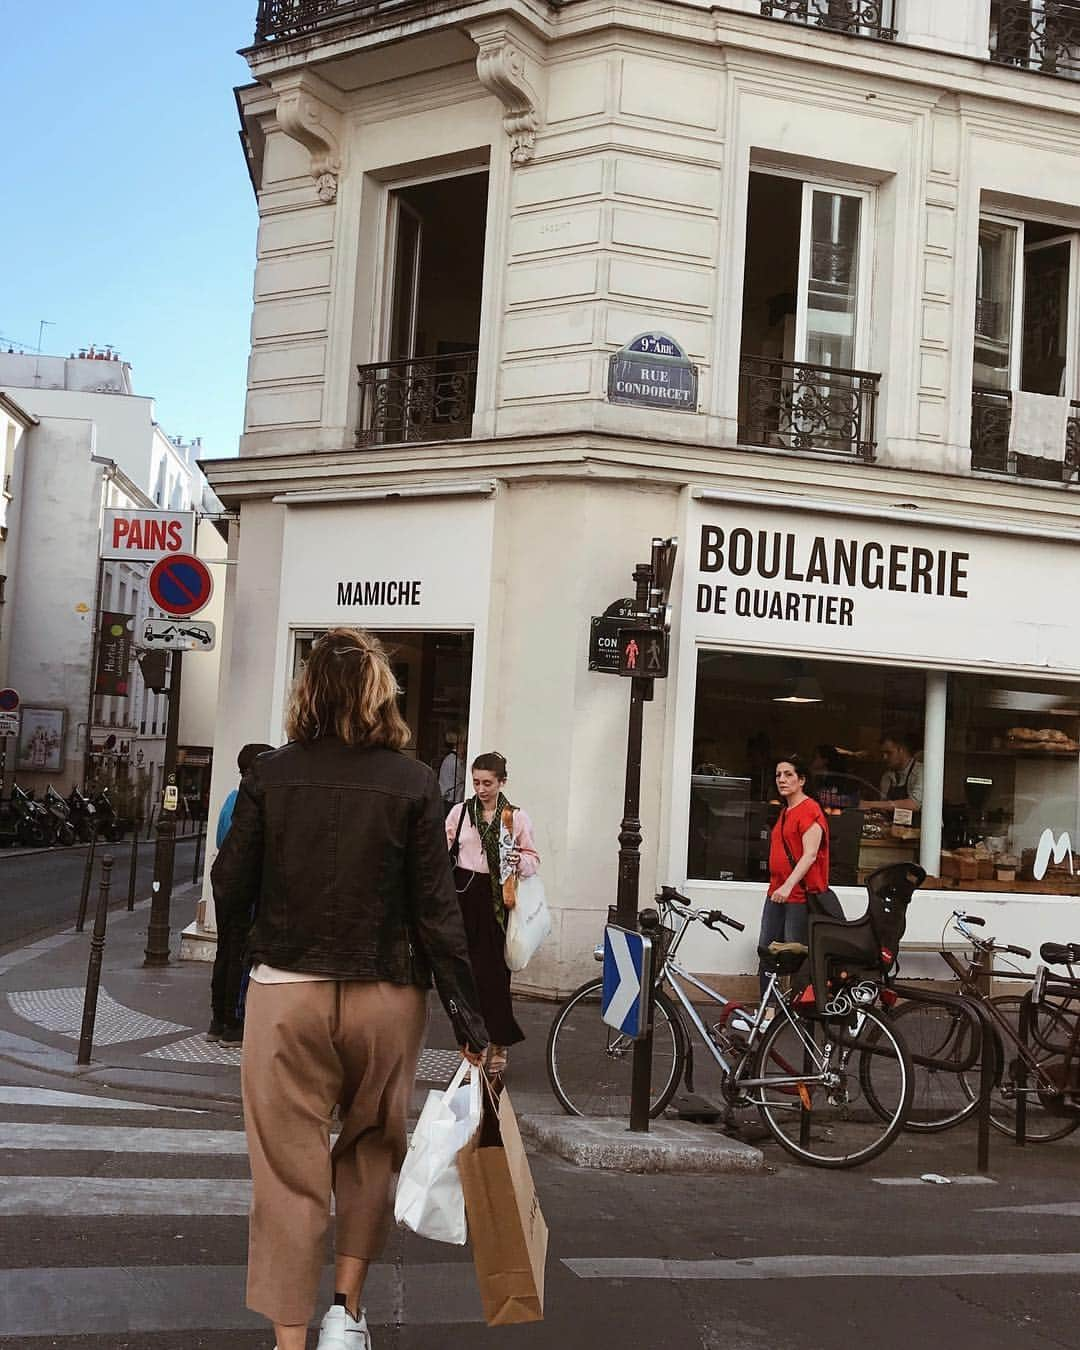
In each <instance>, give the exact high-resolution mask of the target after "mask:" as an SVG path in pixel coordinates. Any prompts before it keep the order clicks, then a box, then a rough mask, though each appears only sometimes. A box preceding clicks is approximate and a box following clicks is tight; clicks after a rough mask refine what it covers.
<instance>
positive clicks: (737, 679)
mask: <svg viewBox="0 0 1080 1350" xmlns="http://www.w3.org/2000/svg"><path fill="white" fill-rule="evenodd" d="M924 699H925V677H924V676H923V675H922V674H921V673H919V672H906V671H892V670H888V669H885V668H883V667H877V666H858V665H854V664H851V663H841V662H834V661H794V660H790V659H787V658H784V657H778V656H759V655H735V654H731V653H727V652H713V651H701V652H699V653H698V681H697V697H696V706H695V713H694V741H693V758H692V778H691V789H690V830H689V846H688V851H687V875H688V876H689V877H693V878H699V879H702V880H713V881H760V882H761V883H762V885H765V884H766V882H767V881H768V857H769V830H770V828H771V826H772V824H773V822H774V821H775V819H776V816H777V814H778V811H779V798H778V797H777V793H776V786H775V781H774V770H775V766H776V761H777V759H778V758H781V757H783V756H785V755H790V754H793V753H799V754H801V755H802V756H803V758H804V759H805V760H806V761H807V763H808V767H809V768H810V771H811V778H810V784H811V787H812V788H813V790H814V792H815V794H816V795H817V797H818V799H819V800H820V802H821V804H822V806H823V807H824V809H825V813H826V815H827V817H828V819H829V825H830V864H831V872H830V878H831V881H832V883H833V884H834V885H856V884H858V883H860V882H861V881H863V880H864V879H865V878H866V877H867V876H868V875H869V874H870V872H872V871H874V870H875V869H876V868H878V867H881V866H884V864H885V863H888V862H898V861H917V859H918V853H919V818H918V811H917V809H912V808H905V807H904V806H903V802H904V801H905V800H909V801H911V802H912V803H913V807H914V808H917V807H918V805H919V803H921V801H922V779H923V772H922V762H921V755H920V753H919V746H920V744H921V740H922V728H923V717H924ZM890 734H891V736H892V737H893V738H894V740H890V741H889V743H888V745H883V738H884V737H886V736H887V735H890ZM897 741H899V742H903V743H904V747H903V748H902V747H900V746H899V745H897V744H896V743H895V742H897ZM907 747H910V748H907ZM897 807H899V808H900V814H899V817H898V816H897ZM908 809H912V818H911V820H910V821H907V820H906V819H905V817H904V811H905V810H908Z"/></svg>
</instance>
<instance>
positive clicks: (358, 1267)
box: [213, 628, 488, 1350]
mask: <svg viewBox="0 0 1080 1350" xmlns="http://www.w3.org/2000/svg"><path fill="white" fill-rule="evenodd" d="M397 695H398V688H397V683H396V681H395V679H394V675H393V672H392V671H391V669H390V665H389V662H388V661H387V659H386V654H385V652H384V651H383V649H382V646H381V645H380V643H379V642H378V640H377V639H376V638H374V637H372V636H371V635H370V634H368V633H365V632H362V631H360V630H358V629H353V628H334V629H331V630H330V632H328V633H327V634H326V635H325V636H324V637H322V638H320V639H319V640H318V641H317V642H316V643H315V645H314V646H313V648H312V650H311V656H310V658H309V659H308V662H307V665H306V666H305V667H304V669H303V671H302V673H301V674H300V676H299V677H298V679H297V681H296V684H295V686H294V688H293V692H292V697H291V702H290V706H289V713H288V719H287V724H286V729H287V732H288V736H289V744H288V745H285V746H283V747H282V748H281V749H280V750H275V751H273V752H272V753H271V754H269V755H261V756H260V757H259V758H258V759H257V760H256V761H255V763H254V764H253V765H252V767H251V769H250V771H249V772H248V773H247V775H246V776H245V777H244V780H243V782H242V783H241V785H240V794H239V797H238V798H237V802H236V809H235V811H234V813H233V820H232V828H231V829H230V831H229V834H228V837H227V838H226V840H225V843H224V845H223V847H222V849H221V852H220V853H219V854H218V857H217V861H216V862H215V864H214V868H213V880H214V894H215V896H217V897H218V903H219V904H221V905H222V906H223V907H224V909H225V910H226V911H227V912H228V913H229V914H232V915H239V916H246V915H248V914H249V912H250V911H251V909H252V907H253V906H254V909H255V920H254V925H253V927H252V931H251V938H250V943H249V947H250V953H251V958H252V962H253V964H252V972H251V984H250V986H249V989H248V996H247V1017H246V1019H245V1025H244V1062H243V1098H244V1123H245V1127H246V1130H247V1139H248V1151H249V1153H250V1155H251V1177H252V1183H253V1198H252V1207H251V1227H250V1234H249V1245H248V1292H247V1302H248V1307H249V1308H252V1309H253V1310H254V1311H255V1312H258V1313H262V1314H263V1315H264V1316H265V1317H268V1318H269V1319H270V1320H271V1321H272V1322H273V1323H274V1330H275V1332H276V1333H277V1350H303V1347H304V1345H305V1344H306V1332H307V1324H308V1322H309V1321H310V1319H311V1316H312V1313H313V1311H314V1307H315V1299H316V1296H317V1291H318V1285H319V1276H320V1272H321V1268H322V1264H323V1255H324V1250H325V1243H326V1234H327V1231H328V1229H329V1225H330V1195H331V1191H332V1192H333V1196H334V1203H335V1208H336V1212H337V1221H336V1234H335V1237H336V1242H335V1247H336V1256H337V1260H336V1267H335V1285H334V1287H335V1289H336V1291H337V1293H336V1296H335V1300H334V1306H333V1307H332V1308H331V1309H330V1310H329V1312H327V1314H326V1316H325V1317H324V1318H323V1322H322V1329H321V1331H320V1334H319V1350H371V1337H370V1334H369V1332H368V1328H367V1320H366V1318H365V1316H364V1312H363V1309H362V1307H361V1295H362V1291H363V1286H364V1278H365V1276H366V1274H367V1269H368V1263H369V1262H370V1261H373V1260H375V1259H376V1258H377V1257H378V1256H379V1254H380V1253H381V1251H382V1248H383V1244H384V1242H385V1240H386V1236H387V1232H388V1230H389V1227H390V1222H391V1217H392V1213H393V1188H394V1179H395V1174H396V1173H397V1171H398V1169H399V1168H400V1166H401V1163H402V1160H403V1158H404V1156H405V1120H406V1113H407V1112H408V1109H409V1103H410V1097H411V1094H412V1088H413V1079H414V1076H415V1073H416V1060H417V1056H418V1054H419V1052H420V1047H421V1044H422V1041H423V1035H424V1027H425V1023H426V1021H427V996H426V993H425V991H426V989H427V988H428V986H429V984H430V975H431V973H432V972H434V976H435V983H436V985H437V987H438V990H439V994H440V996H441V998H442V1001H443V1004H444V1006H445V1008H446V1011H447V1013H448V1015H449V1017H450V1020H451V1022H452V1024H453V1027H454V1033H455V1035H456V1036H457V1039H458V1043H459V1044H460V1045H461V1046H462V1050H463V1053H464V1054H465V1055H466V1057H467V1058H468V1059H470V1060H471V1061H472V1062H474V1063H479V1061H480V1058H481V1056H482V1054H483V1052H484V1051H485V1049H486V1046H487V1041H488V1036H487V1031H486V1029H485V1027H484V1024H483V1021H482V1019H481V1017H480V1015H479V1012H478V1011H477V1005H478V1000H477V995H476V990H475V986H474V984H473V977H472V971H471V970H470V968H469V957H468V948H467V945H466V942H465V932H464V928H463V926H462V922H461V913H460V910H459V909H458V906H457V901H456V898H455V895H454V886H453V882H452V880H451V875H450V868H449V866H448V865H447V859H446V844H445V840H444V835H443V818H442V798H441V796H440V793H439V786H438V783H437V782H436V780H435V775H434V774H433V773H432V772H431V770H430V769H428V768H427V767H426V766H424V765H422V764H419V763H417V762H416V761H414V760H412V759H409V758H407V757H406V756H405V755H403V754H402V753H401V748H402V746H404V745H405V743H406V742H407V740H408V738H409V729H408V727H406V725H405V723H404V722H403V721H402V720H401V716H400V714H399V713H398V710H397ZM335 1107H336V1108H337V1110H338V1113H339V1120H340V1126H341V1133H340V1134H339V1136H338V1139H337V1143H336V1144H335V1145H334V1147H333V1149H331V1148H330V1142H329V1139H330V1122H331V1116H332V1114H333V1112H334V1109H335Z"/></svg>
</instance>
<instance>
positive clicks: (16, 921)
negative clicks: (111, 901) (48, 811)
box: [0, 835, 195, 949]
mask: <svg viewBox="0 0 1080 1350" xmlns="http://www.w3.org/2000/svg"><path fill="white" fill-rule="evenodd" d="M154 847H155V846H154V841H153V840H150V841H149V842H146V841H140V843H139V863H138V870H137V873H136V884H135V898H136V899H137V900H141V899H144V898H145V897H146V896H148V895H149V894H150V886H151V883H152V882H153V872H154ZM88 852H89V845H86V844H81V845H76V846H75V847H73V848H52V849H35V850H32V851H31V850H16V849H10V850H9V849H0V949H2V948H4V947H6V946H8V945H9V944H11V943H13V942H22V941H25V940H27V939H29V938H30V937H32V936H33V935H35V934H38V933H42V932H46V931H50V930H55V929H56V928H58V927H60V926H62V925H64V924H66V923H69V922H70V923H74V922H75V916H76V914H77V912H78V908H79V897H80V895H81V893H82V884H83V874H84V871H85V868H86V855H87V853H88ZM106 853H111V854H112V856H113V885H112V895H113V896H115V897H116V902H117V903H119V904H123V903H126V901H127V891H128V874H129V868H130V862H131V839H130V836H129V837H128V838H127V839H125V840H122V841H121V842H119V843H116V844H98V846H97V851H96V855H95V860H94V878H93V884H92V887H91V895H90V913H91V921H92V916H93V906H94V904H95V902H96V899H97V885H98V881H99V878H100V874H101V859H102V857H103V856H104V855H105V854H106ZM194 860H195V836H194V835H183V836H181V837H180V838H179V839H178V840H177V845H176V863H175V870H174V880H175V883H176V884H177V885H179V884H181V883H183V882H185V881H186V882H190V881H191V868H192V865H193V863H194Z"/></svg>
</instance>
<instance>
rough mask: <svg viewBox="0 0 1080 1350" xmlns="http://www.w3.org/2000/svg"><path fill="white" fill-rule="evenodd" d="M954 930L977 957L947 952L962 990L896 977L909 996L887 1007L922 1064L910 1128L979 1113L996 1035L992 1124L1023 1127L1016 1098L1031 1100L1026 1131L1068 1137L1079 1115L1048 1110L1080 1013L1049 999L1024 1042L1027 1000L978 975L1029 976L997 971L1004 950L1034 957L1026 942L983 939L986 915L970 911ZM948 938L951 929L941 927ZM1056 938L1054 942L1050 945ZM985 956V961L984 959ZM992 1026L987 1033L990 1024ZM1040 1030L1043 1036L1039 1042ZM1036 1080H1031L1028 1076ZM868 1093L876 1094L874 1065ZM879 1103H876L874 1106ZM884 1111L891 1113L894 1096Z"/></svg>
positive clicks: (1036, 1137)
mask: <svg viewBox="0 0 1080 1350" xmlns="http://www.w3.org/2000/svg"><path fill="white" fill-rule="evenodd" d="M950 922H951V923H952V925H953V929H954V931H955V932H957V933H958V934H960V936H961V937H963V938H964V939H965V941H967V942H969V943H970V944H971V948H972V958H971V960H970V961H969V962H968V963H967V964H966V965H965V964H964V963H962V962H961V961H960V960H959V959H958V958H957V956H956V955H955V954H954V953H953V952H949V951H942V952H941V957H942V959H943V960H944V961H945V962H946V964H947V965H948V966H949V968H950V969H951V970H952V972H953V974H954V975H955V976H956V978H957V981H958V983H959V990H960V992H959V994H958V995H957V994H943V993H938V992H936V991H931V990H925V989H920V988H919V987H918V986H914V985H904V984H898V983H895V982H894V983H892V984H891V985H890V987H889V990H888V993H887V997H888V996H889V995H892V996H899V997H902V998H904V999H905V1001H904V1002H903V1003H900V1004H899V1005H898V1006H895V1007H892V1008H891V1009H889V1010H888V1011H887V1013H886V1016H887V1019H888V1020H889V1022H890V1023H891V1025H892V1026H893V1027H894V1029H895V1032H896V1034H897V1036H898V1037H899V1038H900V1039H901V1040H903V1041H904V1042H905V1044H906V1045H907V1047H908V1050H909V1051H910V1053H911V1059H912V1063H913V1065H914V1070H915V1086H914V1093H913V1101H912V1109H911V1113H910V1116H909V1118H908V1120H907V1122H906V1125H905V1128H906V1129H908V1130H914V1131H922V1132H924V1133H928V1134H929V1133H936V1132H938V1131H941V1130H949V1129H952V1128H954V1127H955V1126H957V1125H959V1124H960V1123H961V1122H962V1121H964V1120H967V1119H968V1118H969V1117H970V1116H972V1115H974V1113H975V1112H976V1110H977V1109H978V1105H979V1102H978V1096H979V1090H978V1078H979V1064H980V1062H981V1058H982V1045H983V1039H984V1035H989V1037H990V1053H991V1054H992V1055H993V1056H994V1092H993V1096H992V1098H991V1103H990V1123H991V1125H993V1127H994V1128H995V1129H996V1130H998V1131H999V1132H1000V1133H1001V1134H1006V1135H1009V1136H1014V1135H1015V1133H1016V1103H1017V1101H1018V1100H1019V1099H1020V1098H1021V1097H1023V1099H1024V1101H1025V1104H1026V1111H1027V1119H1028V1122H1030V1123H1027V1124H1026V1137H1027V1139H1029V1140H1030V1141H1031V1142H1032V1143H1050V1142H1052V1141H1053V1140H1056V1139H1061V1138H1064V1136H1065V1135H1067V1134H1071V1133H1072V1132H1073V1130H1075V1129H1077V1128H1078V1127H1080V1119H1064V1120H1062V1119H1061V1118H1060V1117H1058V1116H1055V1115H1054V1114H1053V1113H1052V1112H1051V1111H1048V1110H1047V1109H1046V1102H1047V1101H1048V1100H1049V1097H1050V1096H1051V1095H1052V1093H1053V1092H1055V1091H1059V1090H1060V1089H1059V1088H1057V1087H1056V1085H1055V1082H1054V1079H1053V1076H1052V1073H1051V1072H1049V1070H1052V1068H1053V1065H1052V1063H1051V1061H1052V1060H1053V1059H1054V1057H1055V1056H1061V1055H1062V1054H1063V1050H1062V1048H1061V1045H1062V1040H1061V1039H1060V1038H1061V1037H1062V1036H1064V1037H1065V1038H1066V1039H1067V1038H1068V1034H1069V1033H1071V1031H1072V1029H1073V1027H1074V1026H1075V1021H1073V1023H1072V1025H1070V1024H1069V1019H1070V1018H1071V1019H1075V1017H1076V1013H1075V1012H1074V1011H1071V1010H1069V1009H1068V1008H1067V1007H1066V1006H1063V1005H1062V1004H1060V1003H1058V1004H1047V1005H1046V1006H1044V1007H1043V1008H1042V1010H1041V1011H1040V1012H1039V1013H1038V1016H1037V1018H1036V1020H1035V1023H1034V1025H1033V1040H1034V1045H1032V1046H1025V1045H1024V1044H1023V1043H1022V1040H1021V1036H1020V1013H1021V1005H1022V1002H1023V999H1022V997H1021V996H1020V995H1018V994H999V995H995V996H991V995H989V994H988V993H986V992H985V990H984V989H983V988H982V987H981V986H980V984H979V980H980V978H982V977H985V976H986V975H987V974H989V975H991V976H992V975H994V974H998V975H1006V974H1007V975H1012V976H1013V977H1014V978H1015V977H1019V978H1030V977H1026V976H1024V975H1023V972H1022V971H1019V970H1016V969H1011V970H994V969H993V968H992V964H993V960H994V958H995V956H1002V955H1005V954H1008V955H1013V956H1018V957H1021V958H1023V959H1025V960H1027V959H1030V957H1031V952H1030V951H1029V950H1028V949H1027V948H1026V947H1017V946H1012V945H1006V944H998V943H997V942H995V940H994V939H993V937H985V938H984V937H980V936H979V935H978V934H977V933H974V932H972V928H973V927H979V928H981V927H984V926H985V923H986V921H985V919H982V918H980V917H979V916H978V915H975V914H968V913H966V911H964V910H954V911H953V913H952V915H951V918H950V919H949V920H946V927H948V924H949V923H950ZM942 939H943V941H944V929H943V930H942ZM1049 945H1050V944H1047V946H1048V947H1049ZM984 962H985V964H984ZM973 1003H978V1004H980V1005H981V1007H982V1010H983V1012H984V1014H985V1016H984V1017H980V1014H979V1012H978V1011H976V1010H975V1009H974V1008H973V1007H972V1006H971V1005H972V1004H973ZM984 1023H985V1026H986V1032H985V1033H984V1031H983V1026H984ZM1040 1035H1041V1040H1040ZM1028 1080H1030V1081H1028ZM867 1098H868V1100H869V1101H870V1103H871V1105H872V1106H873V1105H874V1103H875V1099H876V1093H875V1087H874V1083H873V1067H872V1064H871V1071H870V1079H869V1081H868V1083H867ZM875 1109H876V1108H875ZM882 1110H883V1112H884V1113H886V1114H887V1113H888V1097H886V1102H885V1104H883V1107H882Z"/></svg>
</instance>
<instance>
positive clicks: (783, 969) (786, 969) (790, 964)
mask: <svg viewBox="0 0 1080 1350" xmlns="http://www.w3.org/2000/svg"><path fill="white" fill-rule="evenodd" d="M808 951H809V949H808V948H806V947H804V946H803V944H802V943H801V942H770V943H769V945H768V946H767V947H759V948H758V956H760V957H761V963H762V965H763V966H764V967H765V969H766V970H771V971H774V972H775V973H776V974H777V975H794V973H795V972H796V971H797V970H798V969H799V967H800V966H801V965H802V963H803V962H804V961H805V960H806V957H807V954H808Z"/></svg>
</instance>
